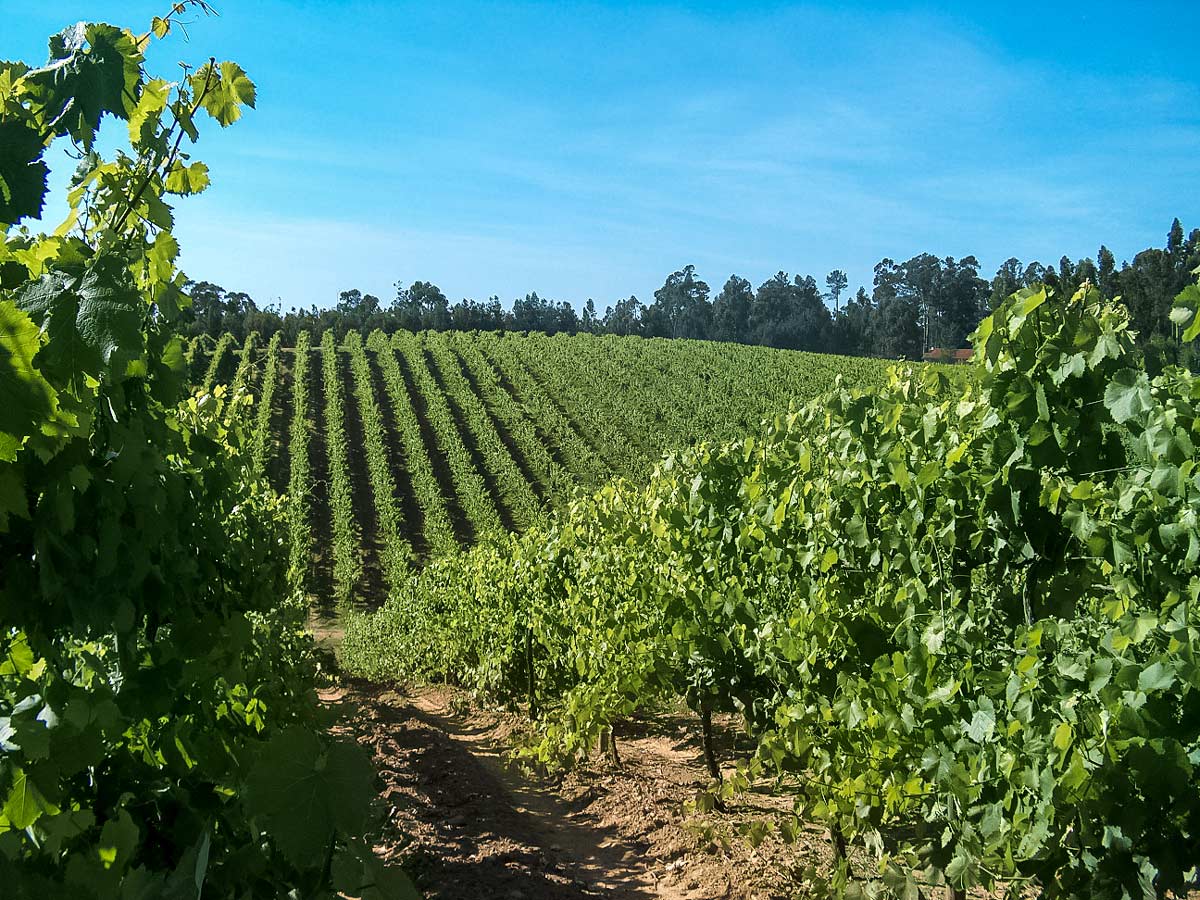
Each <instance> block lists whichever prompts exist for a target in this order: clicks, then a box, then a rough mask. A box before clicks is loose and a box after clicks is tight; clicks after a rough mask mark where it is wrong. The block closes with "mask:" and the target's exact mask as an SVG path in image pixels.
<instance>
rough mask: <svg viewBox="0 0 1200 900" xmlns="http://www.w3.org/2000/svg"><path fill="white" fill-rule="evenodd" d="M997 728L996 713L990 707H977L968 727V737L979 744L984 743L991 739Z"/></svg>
mask: <svg viewBox="0 0 1200 900" xmlns="http://www.w3.org/2000/svg"><path fill="white" fill-rule="evenodd" d="M995 730H996V713H995V712H994V711H992V710H988V709H977V710H975V715H974V716H972V717H971V724H970V726H969V727H968V728H967V737H969V738H970V739H971V740H973V741H974V742H975V743H977V744H982V743H984V742H986V741H988V740H990V739H991V737H992V734H993V732H995Z"/></svg>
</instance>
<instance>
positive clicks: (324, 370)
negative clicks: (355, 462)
mask: <svg viewBox="0 0 1200 900" xmlns="http://www.w3.org/2000/svg"><path fill="white" fill-rule="evenodd" d="M320 352H321V374H322V376H323V378H324V386H325V451H326V454H327V456H328V460H329V513H330V516H331V518H332V525H333V541H332V543H333V593H334V600H335V601H336V602H337V604H338V605H339V606H340V605H341V604H344V603H346V602H347V601H349V599H350V598H351V596H353V594H354V589H355V587H356V586H357V584H358V581H359V579H360V578H361V577H362V556H361V553H360V548H361V541H360V539H359V535H360V533H361V527H362V526H361V523H359V522H357V521H355V517H354V499H353V486H352V485H351V483H350V467H349V463H348V460H347V456H346V422H345V409H344V403H345V398H344V397H343V395H342V381H341V375H340V373H339V372H338V351H337V345H336V344H335V343H334V336H333V332H332V331H326V332H325V334H324V335H323V336H322V338H321V351H320Z"/></svg>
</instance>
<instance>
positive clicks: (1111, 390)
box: [1104, 369, 1153, 425]
mask: <svg viewBox="0 0 1200 900" xmlns="http://www.w3.org/2000/svg"><path fill="white" fill-rule="evenodd" d="M1152 403H1153V401H1152V398H1151V396H1150V379H1149V378H1147V377H1146V373H1145V372H1135V371H1134V370H1133V369H1121V371H1119V372H1117V374H1116V375H1114V376H1113V380H1112V381H1111V382H1109V384H1108V387H1107V388H1106V389H1105V391H1104V405H1105V406H1106V407H1107V408H1108V411H1109V414H1110V415H1112V417H1113V421H1114V422H1116V423H1117V424H1118V425H1122V424H1124V423H1125V422H1128V421H1129V420H1130V419H1133V418H1136V417H1137V416H1140V415H1142V414H1143V413H1145V412H1146V411H1147V410H1148V409H1150V408H1151V406H1152Z"/></svg>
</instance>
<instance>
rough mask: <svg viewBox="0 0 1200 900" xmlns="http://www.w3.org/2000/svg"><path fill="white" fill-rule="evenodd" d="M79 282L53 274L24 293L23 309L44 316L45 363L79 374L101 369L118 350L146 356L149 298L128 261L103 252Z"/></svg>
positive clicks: (52, 368) (128, 355)
mask: <svg viewBox="0 0 1200 900" xmlns="http://www.w3.org/2000/svg"><path fill="white" fill-rule="evenodd" d="M74 284H75V281H74V279H68V278H66V277H65V276H62V275H59V274H54V273H52V274H50V275H45V276H43V277H42V278H40V279H38V280H37V281H35V282H32V283H31V284H30V285H29V286H28V287H27V288H26V289H25V290H24V291H22V292H20V294H18V300H19V303H20V305H21V307H22V309H25V310H28V311H29V312H30V313H31V314H33V315H34V316H36V317H37V318H39V319H41V320H42V321H43V327H44V328H45V329H46V331H47V334H48V335H49V337H50V342H49V344H48V345H47V346H46V348H45V349H44V350H43V351H42V355H41V356H39V358H38V361H39V363H40V364H43V365H44V366H45V367H46V368H47V370H48V371H52V372H54V373H55V374H57V375H59V376H61V377H62V378H64V379H74V378H77V377H79V376H80V375H85V374H87V375H96V374H99V372H100V370H101V369H102V368H103V366H104V365H107V364H109V363H110V362H112V361H113V358H114V356H116V355H120V356H122V357H126V358H134V357H136V356H138V355H140V353H141V342H142V334H141V325H142V314H143V303H142V299H141V297H140V295H139V294H138V292H137V290H136V288H134V287H133V286H132V284H130V280H129V272H128V270H127V269H126V268H125V266H124V265H122V263H121V262H120V261H119V260H117V259H115V258H113V257H106V256H101V257H97V258H96V260H95V261H94V262H93V263H92V264H91V265H90V266H89V267H88V269H87V271H86V272H85V273H84V275H83V278H82V279H80V280H79V281H78V284H77V286H74V287H72V285H74Z"/></svg>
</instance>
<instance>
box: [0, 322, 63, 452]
mask: <svg viewBox="0 0 1200 900" xmlns="http://www.w3.org/2000/svg"><path fill="white" fill-rule="evenodd" d="M41 349H42V341H41V335H40V334H39V332H38V327H37V325H36V324H34V321H33V319H32V318H30V317H29V316H28V315H26V314H25V313H24V312H23V311H21V310H20V309H18V308H17V307H16V305H14V304H13V303H12V302H11V301H8V300H4V301H0V432H6V433H7V434H9V435H12V436H13V437H14V438H22V437H25V436H27V435H31V434H36V433H37V431H38V429H39V428H40V426H41V425H42V423H43V422H44V421H46V420H47V419H50V418H51V417H53V415H54V412H55V410H56V409H57V395H56V393H55V391H54V388H53V387H52V386H51V385H50V383H49V382H48V381H47V380H46V379H45V377H43V375H42V374H41V372H39V371H38V370H37V369H35V368H34V366H33V358H34V356H35V355H37V353H38V351H40V350H41Z"/></svg>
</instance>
